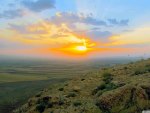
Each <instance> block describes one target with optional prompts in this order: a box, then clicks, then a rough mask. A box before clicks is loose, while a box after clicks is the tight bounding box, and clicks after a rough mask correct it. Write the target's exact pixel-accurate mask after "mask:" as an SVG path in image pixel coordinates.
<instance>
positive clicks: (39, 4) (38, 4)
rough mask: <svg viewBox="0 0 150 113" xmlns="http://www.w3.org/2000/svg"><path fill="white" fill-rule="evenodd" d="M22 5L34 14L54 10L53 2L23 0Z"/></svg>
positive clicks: (51, 0)
mask: <svg viewBox="0 0 150 113" xmlns="http://www.w3.org/2000/svg"><path fill="white" fill-rule="evenodd" d="M22 4H23V5H24V6H25V7H26V8H28V9H30V10H32V11H34V12H41V11H43V10H46V9H52V8H55V0H37V1H32V0H23V1H22Z"/></svg>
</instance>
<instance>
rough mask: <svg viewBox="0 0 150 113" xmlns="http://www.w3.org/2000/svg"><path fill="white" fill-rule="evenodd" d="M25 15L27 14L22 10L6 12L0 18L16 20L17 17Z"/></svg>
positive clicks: (0, 14)
mask: <svg viewBox="0 0 150 113" xmlns="http://www.w3.org/2000/svg"><path fill="white" fill-rule="evenodd" d="M24 15H25V12H24V11H23V10H22V9H14V10H4V11H3V12H2V13H0V18H4V19H14V18H17V17H22V16H24Z"/></svg>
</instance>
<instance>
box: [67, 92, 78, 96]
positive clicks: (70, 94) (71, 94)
mask: <svg viewBox="0 0 150 113" xmlns="http://www.w3.org/2000/svg"><path fill="white" fill-rule="evenodd" d="M75 96H76V93H74V92H70V93H69V94H68V95H67V96H66V97H75Z"/></svg>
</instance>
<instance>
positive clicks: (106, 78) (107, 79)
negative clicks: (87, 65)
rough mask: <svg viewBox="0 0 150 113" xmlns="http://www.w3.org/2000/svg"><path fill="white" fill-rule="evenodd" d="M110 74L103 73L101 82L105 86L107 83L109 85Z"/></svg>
mask: <svg viewBox="0 0 150 113" xmlns="http://www.w3.org/2000/svg"><path fill="white" fill-rule="evenodd" d="M112 79H113V78H112V74H111V73H108V72H106V73H103V81H104V82H105V83H106V84H107V83H110V82H111V80H112Z"/></svg>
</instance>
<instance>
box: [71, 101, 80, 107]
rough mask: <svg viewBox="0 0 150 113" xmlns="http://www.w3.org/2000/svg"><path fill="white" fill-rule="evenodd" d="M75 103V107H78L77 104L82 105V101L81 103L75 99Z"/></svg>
mask: <svg viewBox="0 0 150 113" xmlns="http://www.w3.org/2000/svg"><path fill="white" fill-rule="evenodd" d="M73 105H74V106H75V107H77V106H81V105H82V103H81V102H80V101H75V102H74V103H73Z"/></svg>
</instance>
